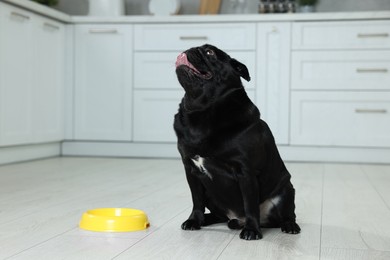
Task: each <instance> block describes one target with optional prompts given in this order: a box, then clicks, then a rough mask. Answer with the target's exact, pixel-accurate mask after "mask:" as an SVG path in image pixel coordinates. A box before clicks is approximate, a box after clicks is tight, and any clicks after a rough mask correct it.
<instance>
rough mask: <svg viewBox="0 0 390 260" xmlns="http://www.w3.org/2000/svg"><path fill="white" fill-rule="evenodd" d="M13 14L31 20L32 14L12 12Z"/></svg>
mask: <svg viewBox="0 0 390 260" xmlns="http://www.w3.org/2000/svg"><path fill="white" fill-rule="evenodd" d="M11 15H12V16H16V17H19V18H23V19H25V20H30V16H28V15H25V14H21V13H17V12H11Z"/></svg>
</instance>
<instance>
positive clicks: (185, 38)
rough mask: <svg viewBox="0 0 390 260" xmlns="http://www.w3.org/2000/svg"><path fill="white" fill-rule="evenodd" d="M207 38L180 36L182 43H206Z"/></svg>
mask: <svg viewBox="0 0 390 260" xmlns="http://www.w3.org/2000/svg"><path fill="white" fill-rule="evenodd" d="M208 39H209V38H208V37H207V36H180V40H182V41H193V40H195V41H207V40H208Z"/></svg>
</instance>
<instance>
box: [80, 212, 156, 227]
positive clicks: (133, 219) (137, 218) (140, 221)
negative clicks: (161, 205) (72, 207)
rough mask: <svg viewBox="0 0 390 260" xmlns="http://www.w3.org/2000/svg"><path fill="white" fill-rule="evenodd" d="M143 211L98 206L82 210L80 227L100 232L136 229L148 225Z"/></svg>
mask: <svg viewBox="0 0 390 260" xmlns="http://www.w3.org/2000/svg"><path fill="white" fill-rule="evenodd" d="M149 225H150V224H149V221H148V217H147V216H146V214H145V212H143V211H142V210H138V209H128V208H100V209H91V210H87V211H86V212H84V214H83V216H82V217H81V220H80V228H82V229H85V230H90V231H101V232H128V231H138V230H143V229H146V228H148V227H149Z"/></svg>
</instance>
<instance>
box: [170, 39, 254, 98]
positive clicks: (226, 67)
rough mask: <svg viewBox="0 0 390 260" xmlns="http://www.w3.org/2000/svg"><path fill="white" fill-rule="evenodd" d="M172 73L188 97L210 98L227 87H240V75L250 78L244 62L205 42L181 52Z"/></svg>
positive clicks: (246, 78)
mask: <svg viewBox="0 0 390 260" xmlns="http://www.w3.org/2000/svg"><path fill="white" fill-rule="evenodd" d="M176 74H177V77H178V79H179V82H180V84H181V85H182V87H183V88H184V90H185V91H186V94H187V95H188V96H190V97H192V98H198V97H200V96H204V97H205V98H206V99H214V98H216V96H218V95H221V94H223V93H224V92H226V91H227V90H229V89H235V88H242V83H241V79H240V77H242V78H244V79H245V80H247V81H249V80H250V76H249V72H248V69H247V68H246V66H245V65H244V64H242V63H240V62H239V61H237V60H235V59H233V58H231V57H230V56H229V55H228V54H226V53H225V52H223V51H221V50H220V49H218V48H217V47H215V46H212V45H208V44H206V45H203V46H200V47H195V48H191V49H188V50H186V51H185V52H183V53H181V54H180V55H179V56H178V57H177V60H176Z"/></svg>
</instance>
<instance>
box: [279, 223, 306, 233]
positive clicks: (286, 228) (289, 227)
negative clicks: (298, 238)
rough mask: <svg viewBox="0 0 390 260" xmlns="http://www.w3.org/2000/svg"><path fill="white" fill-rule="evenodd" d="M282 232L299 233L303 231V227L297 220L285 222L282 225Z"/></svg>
mask: <svg viewBox="0 0 390 260" xmlns="http://www.w3.org/2000/svg"><path fill="white" fill-rule="evenodd" d="M281 229H282V232H284V233H288V234H299V233H300V232H301V228H300V227H299V225H298V224H297V223H295V222H284V223H282V225H281Z"/></svg>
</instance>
